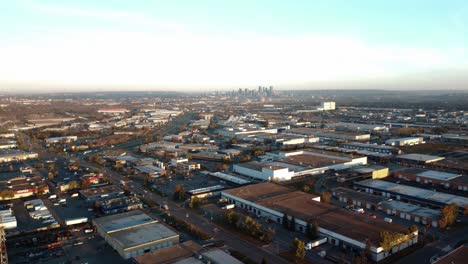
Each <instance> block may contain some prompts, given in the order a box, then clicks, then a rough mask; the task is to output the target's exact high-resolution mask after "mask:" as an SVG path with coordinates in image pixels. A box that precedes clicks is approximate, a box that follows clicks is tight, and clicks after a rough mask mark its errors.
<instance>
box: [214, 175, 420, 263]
mask: <svg viewBox="0 0 468 264" xmlns="http://www.w3.org/2000/svg"><path fill="white" fill-rule="evenodd" d="M221 195H222V198H224V199H227V200H228V201H229V202H230V203H233V204H235V205H236V207H238V208H241V209H244V210H247V211H249V212H252V213H254V214H256V215H257V217H259V218H264V219H269V220H270V221H274V222H277V223H282V219H283V217H285V214H286V216H287V217H288V220H289V221H292V220H293V217H294V221H295V223H294V229H295V230H297V231H299V232H305V231H306V228H307V225H312V224H317V225H318V231H319V236H321V237H327V242H328V243H330V244H333V245H335V246H340V247H342V248H351V249H356V250H364V249H365V248H366V244H370V245H371V249H370V251H371V258H372V259H373V260H374V261H380V260H382V259H384V258H386V257H388V256H389V255H391V254H393V253H396V252H398V251H399V250H402V249H404V248H406V247H408V246H411V245H413V244H414V243H416V242H417V240H418V231H414V232H410V233H408V229H407V228H406V227H403V226H401V225H398V224H390V223H387V222H385V221H384V220H382V219H371V218H369V217H367V216H363V215H361V214H358V213H354V212H351V211H349V210H346V209H342V208H339V207H337V206H334V205H331V204H327V203H321V202H320V197H318V196H315V195H312V194H307V193H303V192H299V191H294V190H291V189H289V188H287V187H284V186H280V185H276V184H273V183H259V184H254V185H247V186H243V187H240V188H236V189H230V190H225V191H223V192H222V193H221ZM343 223H346V224H343ZM382 231H387V232H390V233H400V234H402V235H407V236H408V240H407V241H408V242H404V243H397V242H395V244H394V246H393V247H392V248H391V249H390V250H389V252H387V251H385V250H384V249H383V248H382V247H381V246H380V235H381V232H382Z"/></svg>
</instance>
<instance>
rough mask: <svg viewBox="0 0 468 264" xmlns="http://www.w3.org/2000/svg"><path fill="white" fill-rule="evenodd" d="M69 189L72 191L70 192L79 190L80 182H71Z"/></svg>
mask: <svg viewBox="0 0 468 264" xmlns="http://www.w3.org/2000/svg"><path fill="white" fill-rule="evenodd" d="M68 189H70V190H74V189H78V182H77V181H71V182H70V183H69V184H68Z"/></svg>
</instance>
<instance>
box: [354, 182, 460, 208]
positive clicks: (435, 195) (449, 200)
mask: <svg viewBox="0 0 468 264" xmlns="http://www.w3.org/2000/svg"><path fill="white" fill-rule="evenodd" d="M355 187H356V188H357V189H361V190H364V191H366V192H368V193H371V194H376V195H381V196H383V197H387V198H392V199H396V200H397V201H404V202H411V203H416V204H420V205H424V206H430V207H434V208H441V207H443V206H445V205H449V204H456V205H457V206H458V207H459V210H460V211H461V212H463V211H464V210H465V207H466V206H468V198H466V197H461V196H456V195H452V194H448V193H441V192H435V191H431V190H426V189H421V188H416V187H412V186H407V185H401V184H397V183H392V182H387V181H382V180H364V181H360V182H356V183H355Z"/></svg>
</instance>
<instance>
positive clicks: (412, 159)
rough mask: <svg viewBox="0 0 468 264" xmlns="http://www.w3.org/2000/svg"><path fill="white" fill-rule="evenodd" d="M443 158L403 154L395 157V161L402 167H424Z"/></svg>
mask: <svg viewBox="0 0 468 264" xmlns="http://www.w3.org/2000/svg"><path fill="white" fill-rule="evenodd" d="M444 159H445V158H444V157H439V156H432V155H425V154H417V153H411V154H404V155H400V156H398V157H397V161H398V162H399V163H400V164H403V165H418V166H424V165H428V164H430V163H434V162H437V161H441V160H444Z"/></svg>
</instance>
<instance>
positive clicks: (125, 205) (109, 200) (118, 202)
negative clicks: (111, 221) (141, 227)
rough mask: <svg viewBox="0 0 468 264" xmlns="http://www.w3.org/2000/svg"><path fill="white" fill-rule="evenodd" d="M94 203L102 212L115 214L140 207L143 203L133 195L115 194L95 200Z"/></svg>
mask: <svg viewBox="0 0 468 264" xmlns="http://www.w3.org/2000/svg"><path fill="white" fill-rule="evenodd" d="M95 205H96V206H97V207H98V208H99V210H100V211H101V212H102V213H103V214H106V215H108V214H116V213H123V212H128V211H132V210H137V209H142V208H143V203H142V202H141V201H140V199H138V198H136V197H133V196H125V195H117V196H111V197H103V198H100V199H98V200H97V201H96V202H95Z"/></svg>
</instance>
